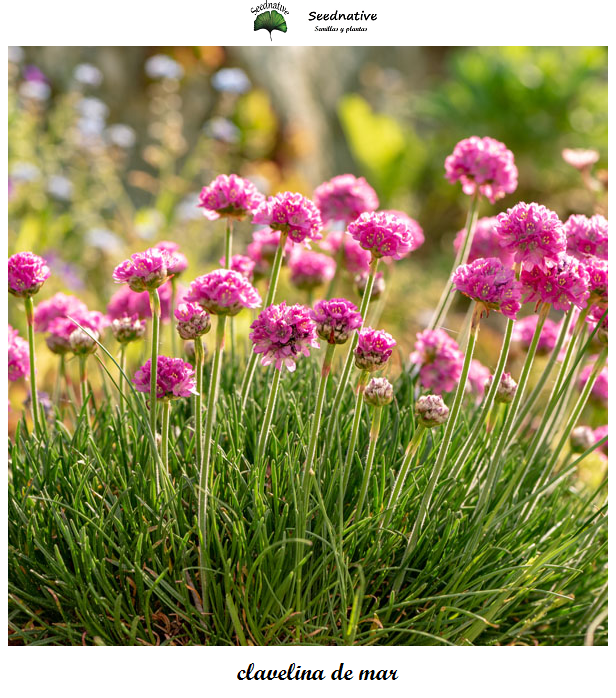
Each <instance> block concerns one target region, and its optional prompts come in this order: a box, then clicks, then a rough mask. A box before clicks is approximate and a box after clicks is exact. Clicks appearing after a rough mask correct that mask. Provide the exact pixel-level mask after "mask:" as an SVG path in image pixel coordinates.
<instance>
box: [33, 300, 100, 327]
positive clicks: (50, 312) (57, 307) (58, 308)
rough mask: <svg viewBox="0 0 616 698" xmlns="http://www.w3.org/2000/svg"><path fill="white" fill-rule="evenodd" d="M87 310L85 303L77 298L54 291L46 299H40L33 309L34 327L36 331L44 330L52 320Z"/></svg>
mask: <svg viewBox="0 0 616 698" xmlns="http://www.w3.org/2000/svg"><path fill="white" fill-rule="evenodd" d="M87 310H88V308H87V307H86V304H85V303H84V302H83V301H80V300H79V298H75V296H67V295H66V294H64V293H56V294H55V296H52V297H51V298H49V299H48V300H45V301H41V302H40V303H39V304H38V305H37V306H36V308H35V309H34V329H35V330H36V331H37V332H46V331H47V328H48V327H49V324H50V323H51V321H52V320H55V319H56V318H58V317H66V316H67V315H71V316H73V315H75V314H77V313H85V312H87Z"/></svg>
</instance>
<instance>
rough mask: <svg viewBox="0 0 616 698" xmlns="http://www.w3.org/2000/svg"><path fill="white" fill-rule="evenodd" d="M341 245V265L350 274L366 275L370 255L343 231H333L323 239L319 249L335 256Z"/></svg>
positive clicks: (368, 268) (368, 269)
mask: <svg viewBox="0 0 616 698" xmlns="http://www.w3.org/2000/svg"><path fill="white" fill-rule="evenodd" d="M340 245H343V253H342V255H343V257H342V259H343V264H344V268H345V269H346V270H347V271H348V272H349V273H350V274H353V275H355V274H367V273H368V272H369V271H370V259H371V258H372V255H371V254H370V252H368V250H364V248H363V247H362V246H361V245H360V244H359V243H358V242H357V240H354V239H353V238H352V237H351V236H350V235H349V234H348V233H347V232H346V231H344V230H334V231H332V232H331V233H329V235H328V236H327V237H326V238H325V240H324V241H323V243H322V244H321V247H322V248H323V249H324V250H326V251H328V252H331V253H332V254H336V253H337V252H338V250H339V249H340Z"/></svg>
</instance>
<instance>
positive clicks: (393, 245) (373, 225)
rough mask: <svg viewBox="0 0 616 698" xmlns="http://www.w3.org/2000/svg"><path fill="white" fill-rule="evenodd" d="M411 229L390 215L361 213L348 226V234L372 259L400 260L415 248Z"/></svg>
mask: <svg viewBox="0 0 616 698" xmlns="http://www.w3.org/2000/svg"><path fill="white" fill-rule="evenodd" d="M411 228H412V226H411V225H409V224H408V223H407V222H406V221H404V220H402V219H401V218H398V217H397V216H394V215H392V214H391V213H383V212H379V213H362V215H361V216H360V217H359V218H357V220H355V221H353V222H352V223H351V224H350V225H349V233H350V234H351V236H352V237H353V238H354V239H355V240H356V241H357V242H358V243H359V244H360V245H361V246H362V247H363V248H364V249H365V250H369V251H370V252H371V253H372V256H373V257H377V258H378V257H391V258H392V259H402V257H405V256H406V255H407V254H408V253H409V252H410V251H411V250H412V249H414V248H415V247H416V242H415V240H414V238H413V231H412V229H411Z"/></svg>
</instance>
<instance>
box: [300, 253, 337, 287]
mask: <svg viewBox="0 0 616 698" xmlns="http://www.w3.org/2000/svg"><path fill="white" fill-rule="evenodd" d="M289 271H290V272H291V277H290V278H291V283H292V284H293V285H294V286H296V287H297V288H301V289H304V290H306V291H310V290H312V289H314V288H316V287H317V286H322V285H323V284H326V283H327V282H328V281H331V280H332V279H333V278H334V274H335V273H336V262H335V261H334V260H333V259H332V258H331V257H328V256H327V255H325V254H320V253H319V252H311V251H310V250H300V251H298V252H297V253H296V254H292V255H291V257H290V259H289Z"/></svg>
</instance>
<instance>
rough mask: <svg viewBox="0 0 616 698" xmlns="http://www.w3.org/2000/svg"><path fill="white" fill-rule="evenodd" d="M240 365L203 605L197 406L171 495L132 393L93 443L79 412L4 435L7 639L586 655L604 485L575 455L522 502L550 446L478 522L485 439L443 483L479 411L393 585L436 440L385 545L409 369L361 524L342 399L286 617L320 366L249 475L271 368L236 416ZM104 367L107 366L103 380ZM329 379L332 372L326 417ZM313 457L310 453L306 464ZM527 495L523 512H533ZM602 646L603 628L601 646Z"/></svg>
mask: <svg viewBox="0 0 616 698" xmlns="http://www.w3.org/2000/svg"><path fill="white" fill-rule="evenodd" d="M236 361H237V362H236V363H235V364H232V363H231V360H230V357H229V356H228V355H227V356H226V357H225V365H224V370H223V376H222V385H221V393H220V403H219V408H218V417H217V423H216V426H215V430H214V443H215V448H214V451H213V460H212V475H213V477H212V483H211V496H210V504H209V509H208V517H209V520H208V539H207V542H206V559H207V566H208V575H209V580H210V582H209V584H208V587H207V598H206V599H201V598H200V591H201V590H200V587H199V584H198V569H197V565H198V554H197V545H198V533H197V530H198V529H197V521H196V483H197V482H198V473H197V472H196V469H195V460H194V428H193V424H194V422H193V416H192V403H191V402H190V401H188V400H179V401H177V402H175V403H173V410H172V418H171V419H172V423H171V437H170V438H171V444H170V471H171V475H172V478H173V489H172V492H171V493H169V494H165V493H164V492H163V493H162V494H161V495H160V496H157V495H156V491H155V487H154V473H153V468H154V465H153V459H152V451H151V443H150V441H149V439H148V435H147V419H146V417H145V412H144V409H143V408H144V401H143V399H142V398H143V396H141V395H135V394H132V393H131V394H130V395H128V394H127V396H126V398H127V401H126V402H125V403H124V407H123V408H122V411H120V408H119V407H118V405H117V401H114V400H113V399H112V400H104V401H103V400H99V404H96V405H95V404H94V396H92V395H91V396H90V401H91V406H92V407H93V413H94V418H93V420H92V424H93V426H92V430H91V431H90V430H89V429H88V425H87V421H86V419H85V416H84V413H83V410H82V411H81V412H79V411H78V410H77V411H75V410H74V411H73V413H72V415H71V414H70V413H69V414H68V417H65V420H64V421H65V423H66V424H67V426H65V424H64V423H63V422H62V421H60V420H59V419H55V418H54V417H53V416H52V417H51V420H50V422H49V425H48V436H44V437H42V438H41V440H40V441H39V440H38V438H36V437H35V436H33V435H32V434H28V433H27V432H26V430H25V425H24V423H23V422H22V423H20V425H19V428H18V430H17V434H16V436H15V439H14V441H11V442H10V443H9V450H10V485H9V498H8V517H9V522H8V539H9V548H8V551H9V552H8V564H9V594H10V599H9V630H10V633H11V636H10V637H11V642H12V643H17V644H21V643H24V644H62V645H66V644H74V645H81V644H98V645H103V644H104V645H112V644H113V645H134V644H137V645H140V644H148V645H149V644H159V643H160V644H219V645H235V644H241V645H244V644H256V645H280V644H291V643H295V642H298V641H299V642H301V643H304V644H314V645H344V644H356V645H370V644H373V645H407V644H408V645H414V644H418V645H431V644H434V645H447V644H459V645H470V644H482V645H485V644H511V643H517V644H527V645H533V644H540V645H553V644H556V645H574V644H583V642H584V638H585V634H586V632H587V630H588V628H589V626H591V624H592V622H593V620H595V619H596V618H597V617H598V616H599V615H600V614H601V612H602V610H603V607H604V605H605V603H606V597H607V572H606V563H607V540H606V539H607V516H606V509H605V505H604V503H603V502H604V499H605V489H606V484H605V483H603V484H602V485H601V486H600V487H599V489H598V490H597V491H594V492H590V491H587V490H583V489H579V488H578V486H577V484H576V483H577V480H576V478H575V470H576V463H575V462H569V463H568V464H567V465H565V466H564V467H563V469H561V471H560V472H557V473H555V474H553V475H552V477H551V479H550V480H549V482H548V483H547V485H546V486H544V487H542V488H540V489H539V490H538V491H537V492H535V493H532V491H533V488H534V485H535V483H536V481H537V479H538V477H539V474H540V473H541V472H542V470H543V468H544V466H545V464H546V459H547V458H549V456H550V453H549V452H547V451H545V452H544V453H542V454H541V455H540V456H539V457H538V458H537V460H536V461H534V462H532V463H531V464H530V467H529V468H528V472H527V474H526V477H525V479H524V480H523V482H522V484H521V486H520V487H519V488H516V489H515V490H514V491H513V492H509V493H508V494H507V496H506V501H505V502H504V504H503V506H502V507H501V508H500V509H499V510H498V512H497V513H496V514H495V515H494V516H490V510H488V512H486V514H485V516H484V517H483V518H482V520H481V521H479V522H478V521H477V520H476V519H474V518H473V513H474V510H475V503H476V500H477V495H478V491H477V483H478V478H479V479H480V478H481V476H482V473H483V471H484V468H485V467H486V465H487V462H486V460H485V458H484V456H485V453H486V449H487V444H486V442H485V439H484V440H482V439H479V440H478V441H477V443H476V445H475V446H474V454H473V457H472V458H471V459H470V460H469V461H468V462H467V465H466V466H465V467H464V468H463V469H462V471H461V472H460V473H459V474H458V476H457V478H453V477H451V467H452V464H453V461H454V459H455V456H456V453H457V452H458V450H459V448H461V446H462V445H463V444H464V439H465V437H466V435H467V434H468V432H469V421H470V419H471V417H472V415H473V413H474V409H475V408H474V407H472V406H468V407H467V408H465V412H464V413H463V414H462V417H461V420H460V423H459V427H458V429H457V430H456V434H455V437H454V442H453V444H452V448H451V454H450V457H449V458H448V461H447V462H446V463H445V466H444V469H443V472H442V474H441V477H440V479H439V481H438V485H437V488H436V490H435V492H434V498H433V503H432V506H431V509H430V513H429V516H428V517H427V519H426V523H425V526H424V528H423V529H422V532H421V536H420V539H419V541H418V544H417V547H416V548H415V550H414V551H413V554H412V555H411V557H410V558H409V560H408V562H407V563H406V564H405V567H406V572H405V577H404V582H403V584H402V586H401V588H400V591H399V593H398V594H397V595H396V594H393V593H392V588H393V586H394V581H395V580H396V578H397V577H398V575H399V572H400V566H401V561H402V558H403V554H404V551H405V548H406V543H407V538H408V535H409V533H410V527H411V526H412V522H413V521H414V519H415V517H416V514H417V510H418V507H419V503H420V500H421V496H422V494H423V492H424V490H425V487H426V482H427V479H428V477H429V475H430V472H431V467H432V465H433V464H434V461H435V458H436V452H437V449H438V445H439V442H440V438H441V435H442V430H441V429H433V430H431V431H430V432H429V434H428V438H427V440H426V441H425V442H424V444H423V446H422V447H421V449H420V452H419V454H418V455H419V460H418V461H416V462H415V463H414V465H413V469H412V470H411V472H410V474H409V476H408V478H407V481H406V483H405V486H404V489H403V491H402V495H401V499H400V503H399V506H398V507H397V508H396V509H395V511H394V512H393V515H392V517H391V521H390V523H389V525H388V528H387V530H385V531H384V532H383V534H382V536H381V537H380V542H379V535H378V529H379V524H380V522H381V520H382V515H383V512H384V509H385V507H386V505H387V502H388V499H389V493H390V492H391V488H392V485H393V482H394V478H395V475H396V473H397V472H398V469H399V467H400V464H401V462H402V458H403V454H404V449H405V448H406V445H407V443H408V441H409V438H410V436H411V435H412V433H413V431H414V428H415V424H414V415H413V408H412V406H413V403H414V394H415V392H414V391H415V386H414V383H413V379H412V378H411V377H410V376H409V375H408V374H407V373H404V374H403V375H402V376H401V377H400V378H399V379H398V381H397V383H396V385H395V391H396V392H395V395H396V397H395V400H394V402H393V403H392V404H391V405H389V406H388V407H386V408H384V409H383V415H382V419H383V423H382V429H381V436H380V440H379V448H378V450H377V455H376V460H375V463H374V467H373V471H372V479H371V481H370V485H369V491H368V496H367V498H366V503H365V505H364V507H363V514H362V517H361V520H359V521H356V522H354V521H353V520H352V516H351V515H352V511H353V507H354V506H355V503H356V501H357V495H358V491H359V488H360V485H361V481H362V475H363V464H364V462H365V453H366V450H367V442H368V431H369V421H368V420H369V414H368V410H367V408H366V407H364V414H363V415H362V424H361V429H360V434H359V440H358V449H357V454H361V458H360V457H359V455H356V458H355V461H354V463H353V468H352V472H351V475H350V479H349V484H348V488H347V491H346V496H345V501H344V506H343V510H342V511H341V510H340V506H339V488H338V478H337V473H338V464H339V463H341V462H342V461H343V460H344V456H345V453H346V444H347V441H348V436H349V431H350V428H351V421H352V416H353V415H352V409H353V400H354V396H353V395H352V391H351V390H350V389H349V390H348V391H347V394H346V395H345V397H344V402H343V404H342V409H341V411H340V421H339V425H338V428H337V429H336V430H335V432H334V433H335V439H334V444H333V448H332V449H331V451H330V452H329V453H326V454H325V455H324V457H322V458H321V460H320V461H319V462H318V465H317V468H316V473H315V476H314V483H313V487H312V494H311V499H310V516H309V525H308V529H309V530H308V534H307V538H306V541H305V544H303V557H302V558H301V560H300V564H301V565H302V574H301V577H302V607H303V608H302V613H299V612H297V609H296V599H295V592H294V581H295V578H296V575H297V566H296V565H297V561H296V554H295V553H296V542H295V524H296V502H297V500H298V497H299V492H300V481H301V480H300V478H301V469H302V465H303V463H304V459H305V453H306V449H307V443H308V437H309V430H310V422H309V421H307V419H308V418H307V415H309V414H311V409H312V407H313V406H314V400H315V393H316V385H317V382H318V376H319V365H318V359H317V358H311V359H305V360H302V361H301V362H299V365H298V370H297V372H296V373H294V374H285V375H284V376H283V379H282V382H281V390H280V395H279V402H278V408H277V410H276V412H275V414H274V422H273V431H272V435H271V438H270V440H269V444H268V447H267V451H266V458H265V459H264V463H263V466H262V467H261V468H256V467H254V465H253V456H254V453H255V451H256V439H257V435H258V433H259V428H260V420H261V414H262V411H263V408H264V405H265V404H266V401H267V397H268V391H269V385H270V381H271V375H270V373H269V372H266V371H265V370H264V369H259V370H258V371H257V377H256V380H255V382H254V384H253V388H252V396H251V399H250V400H249V402H248V407H247V410H246V413H245V415H244V417H243V418H242V419H241V420H240V419H238V402H239V397H238V395H237V389H238V387H239V386H238V384H239V382H240V381H241V375H242V374H241V370H242V368H243V363H240V362H239V360H236ZM115 371H116V369H115V367H112V366H111V365H110V375H111V376H115V375H117V373H116V372H115ZM206 371H207V367H206ZM108 387H109V390H110V392H111V393H112V398H113V396H114V394H113V391H115V388H114V387H113V385H112V384H111V382H109V386H108ZM334 387H335V384H332V382H331V380H330V385H329V386H328V395H327V401H326V405H327V404H331V400H332V397H333V392H334ZM115 395H117V392H116V393H115ZM118 397H119V396H118ZM57 409H58V408H56V410H57ZM69 409H70V406H69ZM55 416H56V417H57V416H58V412H57V411H56V414H55ZM325 417H326V418H327V412H326V415H325ZM496 428H497V429H498V424H497V427H496ZM321 431H322V433H321V439H323V438H324V432H325V430H324V429H322V430H321ZM526 446H527V444H526V442H525V441H520V442H518V443H516V444H515V445H514V446H513V447H512V448H510V449H509V452H508V454H507V456H506V460H505V462H504V463H503V464H502V470H501V474H500V477H499V479H498V481H497V483H496V490H495V496H494V498H493V499H492V501H493V502H496V501H498V500H499V499H500V497H501V495H503V493H504V492H505V491H506V489H507V484H508V483H509V482H510V478H511V475H512V474H513V473H514V472H517V471H518V469H519V468H520V465H521V462H522V460H523V457H524V452H525V448H526ZM323 447H324V444H323V441H320V443H319V449H318V453H321V454H322V453H323ZM536 500H538V501H537V505H536V506H534V507H532V509H531V508H530V507H529V506H527V505H529V504H532V503H534V502H535V501H536ZM529 511H531V513H530V516H529V515H528V512H529ZM341 520H342V521H343V522H344V524H343V528H342V535H341V533H340V532H341V528H340V521H341ZM606 642H607V631H606V629H605V624H600V625H599V627H598V628H597V629H596V631H595V632H594V643H595V644H605V643H606Z"/></svg>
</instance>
